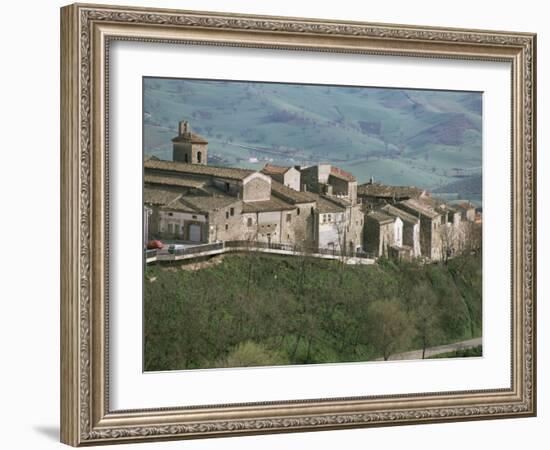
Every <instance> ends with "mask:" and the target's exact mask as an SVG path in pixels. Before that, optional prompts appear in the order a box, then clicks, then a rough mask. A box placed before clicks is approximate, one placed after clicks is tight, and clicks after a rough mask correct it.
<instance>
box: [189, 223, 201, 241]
mask: <svg viewBox="0 0 550 450" xmlns="http://www.w3.org/2000/svg"><path fill="white" fill-rule="evenodd" d="M189 240H190V241H191V242H200V241H201V226H200V225H197V224H191V225H189Z"/></svg>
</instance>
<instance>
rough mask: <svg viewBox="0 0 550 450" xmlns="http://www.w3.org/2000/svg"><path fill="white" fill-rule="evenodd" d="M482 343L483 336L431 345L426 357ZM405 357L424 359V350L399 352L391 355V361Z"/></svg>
mask: <svg viewBox="0 0 550 450" xmlns="http://www.w3.org/2000/svg"><path fill="white" fill-rule="evenodd" d="M480 345H481V338H475V339H469V340H467V341H462V342H453V343H452V344H446V345H439V346H437V347H430V348H427V349H426V355H425V358H430V357H431V356H434V355H439V354H440V353H448V352H454V351H455V350H465V349H467V348H473V347H478V346H480ZM404 359H422V350H413V351H410V352H405V353H398V354H396V355H391V356H390V361H397V360H404Z"/></svg>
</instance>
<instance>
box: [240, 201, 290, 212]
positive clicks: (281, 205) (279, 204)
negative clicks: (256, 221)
mask: <svg viewBox="0 0 550 450" xmlns="http://www.w3.org/2000/svg"><path fill="white" fill-rule="evenodd" d="M292 209H296V208H295V207H294V206H292V205H290V204H288V203H286V202H284V201H282V200H280V199H278V198H273V197H272V198H271V200H265V201H258V202H244V203H243V213H251V212H267V211H287V210H292Z"/></svg>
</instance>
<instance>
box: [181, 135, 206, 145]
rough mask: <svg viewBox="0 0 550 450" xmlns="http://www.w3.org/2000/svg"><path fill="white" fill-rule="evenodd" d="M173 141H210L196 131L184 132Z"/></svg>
mask: <svg viewBox="0 0 550 450" xmlns="http://www.w3.org/2000/svg"><path fill="white" fill-rule="evenodd" d="M172 142H189V143H191V144H208V141H207V140H206V139H204V138H203V137H202V136H201V135H199V134H196V133H183V134H180V135H178V136H176V137H174V138H172Z"/></svg>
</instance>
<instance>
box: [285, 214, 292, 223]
mask: <svg viewBox="0 0 550 450" xmlns="http://www.w3.org/2000/svg"><path fill="white" fill-rule="evenodd" d="M291 220H292V214H290V213H288V214H287V215H286V221H287V222H290V221H291Z"/></svg>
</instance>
